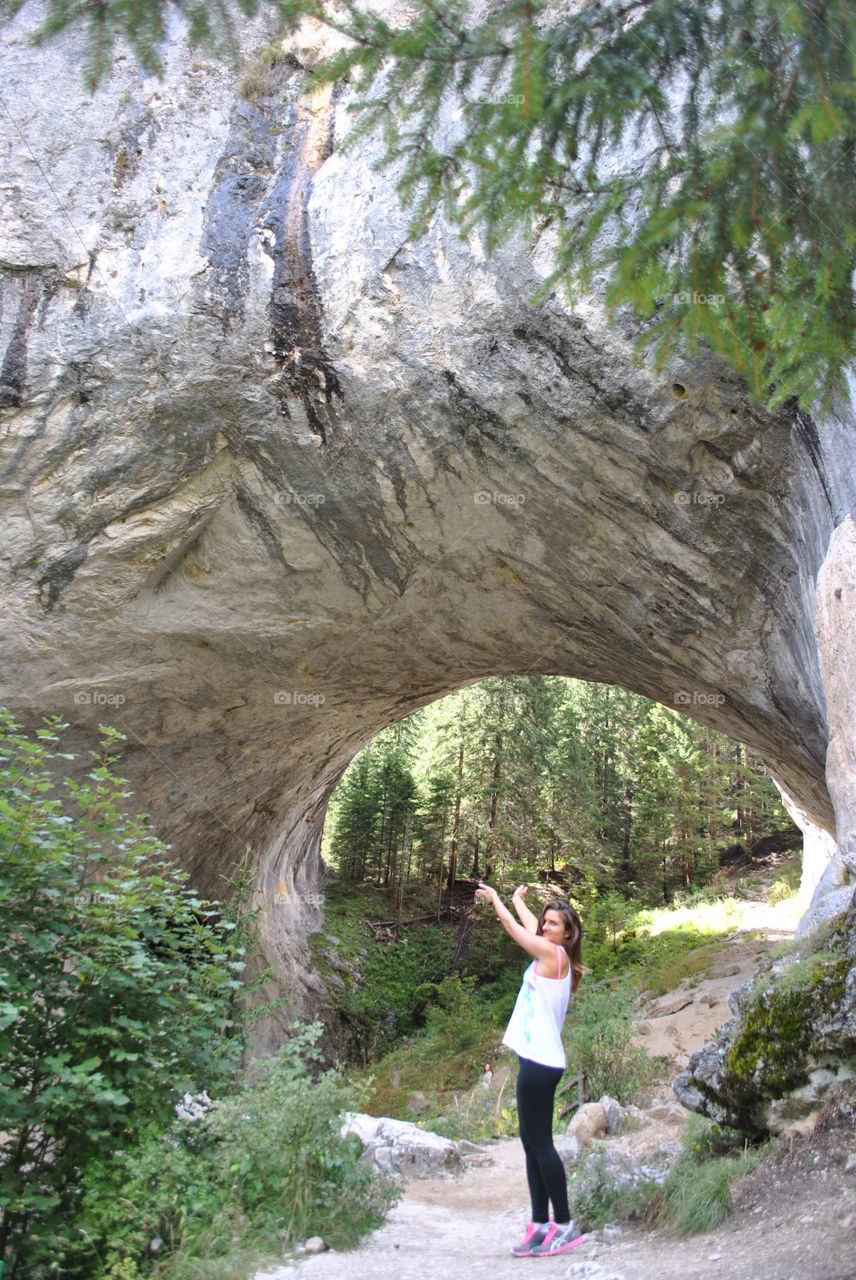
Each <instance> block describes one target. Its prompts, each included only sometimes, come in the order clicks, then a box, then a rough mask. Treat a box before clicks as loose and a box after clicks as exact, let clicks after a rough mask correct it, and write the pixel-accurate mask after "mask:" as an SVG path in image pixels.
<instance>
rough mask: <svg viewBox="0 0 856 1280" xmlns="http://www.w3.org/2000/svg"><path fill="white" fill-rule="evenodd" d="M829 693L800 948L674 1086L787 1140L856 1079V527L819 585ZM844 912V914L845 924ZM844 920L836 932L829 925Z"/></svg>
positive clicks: (705, 1105)
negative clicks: (826, 826)
mask: <svg viewBox="0 0 856 1280" xmlns="http://www.w3.org/2000/svg"><path fill="white" fill-rule="evenodd" d="M817 639H818V650H819V653H820V665H821V671H822V674H823V684H824V691H825V694H826V707H827V717H828V723H829V749H828V753H827V767H826V777H827V782H828V785H829V791H830V795H831V797H832V802H833V805H834V808H835V829H836V834H837V841H838V844H837V849H836V851H835V854H834V857H833V860H832V862H831V863H830V864H829V867H828V868H827V871H826V872H825V874H824V876H823V877H822V878H821V880H820V882H819V884H818V886H817V889H816V890H815V894H814V898H813V901H812V904H811V907H810V909H809V911H808V912H807V913H806V915H805V916H804V917H803V920H802V921H801V923H800V927H799V929H798V930H797V937H798V939H799V940H800V943H801V946H800V948H799V949H798V950H797V952H796V953H795V954H794V955H793V956H790V957H789V958H788V959H786V960H784V961H782V962H781V963H780V964H779V965H778V966H773V967H772V969H771V972H770V974H769V976H768V979H767V980H765V981H762V982H761V983H760V984H759V983H755V984H752V983H749V984H746V985H745V986H744V987H741V988H740V990H739V991H737V992H735V993H734V994H733V995H732V997H731V999H730V1001H729V1003H730V1006H731V1009H732V1012H733V1013H734V1014H735V1020H734V1021H732V1022H728V1023H726V1024H725V1026H724V1027H722V1028H721V1029H720V1032H719V1035H718V1036H717V1038H716V1041H715V1042H714V1043H713V1044H708V1045H705V1046H704V1047H703V1048H702V1049H700V1050H698V1051H697V1052H696V1053H694V1054H693V1055H692V1056H691V1058H690V1061H689V1066H688V1068H687V1070H686V1071H684V1072H682V1073H681V1074H680V1075H679V1076H678V1078H677V1080H676V1081H675V1086H674V1087H675V1092H676V1093H677V1095H678V1097H679V1098H680V1099H681V1101H682V1102H683V1103H684V1105H685V1106H688V1107H692V1108H694V1109H695V1110H698V1111H702V1112H704V1113H705V1114H707V1115H710V1116H711V1117H713V1118H714V1119H715V1120H717V1121H719V1122H720V1123H726V1124H735V1125H739V1126H741V1127H742V1128H745V1129H750V1130H751V1129H754V1130H758V1131H766V1130H772V1131H779V1130H782V1129H785V1128H788V1127H789V1126H791V1125H793V1124H795V1123H799V1122H800V1121H802V1120H804V1119H805V1118H806V1117H807V1116H809V1115H810V1114H811V1113H812V1111H814V1110H816V1109H817V1107H818V1106H819V1105H820V1104H821V1102H822V1100H823V1098H824V1097H825V1096H826V1094H827V1093H829V1092H830V1091H831V1090H834V1089H836V1088H838V1087H839V1086H840V1085H841V1084H843V1083H845V1082H846V1081H848V1080H851V1079H853V1078H854V1077H856V899H854V896H853V877H854V875H856V525H854V523H853V520H852V519H850V518H848V519H846V520H845V521H843V522H842V523H841V525H840V526H839V527H838V528H837V529H836V530H835V533H834V534H833V536H832V538H831V540H830V544H829V551H828V553H827V556H826V559H825V560H824V563H823V565H822V567H821V569H820V573H819V574H818V580H817ZM842 912H846V914H845V915H844V916H843V917H842V914H841V913H842ZM825 921H827V922H829V921H839V923H838V924H837V925H836V927H834V928H833V929H832V930H831V931H830V930H829V929H828V928H827V929H824V927H823V925H824V922H825Z"/></svg>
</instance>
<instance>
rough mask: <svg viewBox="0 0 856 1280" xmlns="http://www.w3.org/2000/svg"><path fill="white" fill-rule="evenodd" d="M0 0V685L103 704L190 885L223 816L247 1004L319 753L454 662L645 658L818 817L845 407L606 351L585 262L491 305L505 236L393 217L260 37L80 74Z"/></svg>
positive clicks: (87, 721)
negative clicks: (207, 57)
mask: <svg viewBox="0 0 856 1280" xmlns="http://www.w3.org/2000/svg"><path fill="white" fill-rule="evenodd" d="M27 22H28V19H27V18H26V16H25V15H24V14H21V15H19V16H18V17H17V18H16V19H14V20H13V21H11V22H9V23H8V24H6V26H5V27H4V28H3V32H2V38H3V41H4V52H3V60H4V71H5V73H6V76H7V83H8V86H9V89H10V90H11V93H10V95H9V99H8V100H9V102H10V103H13V104H15V107H14V111H15V119H14V120H12V119H11V118H10V117H9V116H6V117H4V118H3V121H2V129H3V139H4V140H3V157H4V163H3V166H2V174H0V190H2V195H3V204H4V211H8V212H4V220H3V224H2V228H0V306H2V311H1V312H0V352H2V356H0V366H1V368H0V372H2V385H0V405H2V406H3V408H2V430H3V435H2V439H0V510H2V514H3V521H4V534H5V537H4V542H5V552H4V560H3V567H2V588H0V589H2V598H3V604H4V608H3V618H4V623H3V666H2V670H3V687H2V689H0V700H2V701H3V702H4V703H6V704H8V705H10V706H11V707H12V708H13V709H14V710H15V711H16V713H18V715H19V717H21V718H23V719H25V720H27V721H34V720H36V719H37V718H39V717H40V716H41V715H43V714H47V713H49V712H55V711H57V710H59V711H61V712H62V713H63V715H64V716H65V718H66V719H67V720H69V721H70V722H71V724H72V731H71V733H70V743H71V749H74V747H75V745H76V746H77V748H78V750H80V751H81V752H83V751H84V749H85V748H84V744H88V743H89V742H91V740H92V738H93V737H94V734H95V728H96V726H97V724H98V722H99V721H100V720H105V719H106V720H109V721H110V722H112V723H115V724H116V725H118V726H119V727H120V728H122V729H123V730H124V731H125V732H126V733H127V735H128V738H127V743H126V750H125V754H124V756H123V759H122V762H121V770H122V772H123V773H124V774H125V775H126V776H127V777H128V778H129V779H130V781H131V784H132V787H133V789H134V792H135V803H136V804H137V807H141V808H145V809H146V810H148V811H149V812H150V813H151V815H152V818H153V821H154V823H155V825H156V826H157V828H158V830H159V832H160V833H161V834H162V835H163V837H164V838H165V839H167V840H169V841H170V842H171V843H172V845H173V850H174V852H175V854H176V855H177V856H178V857H179V858H180V859H181V861H182V862H183V863H184V864H185V865H186V866H187V867H188V868H189V869H190V870H191V872H192V873H193V876H194V878H195V880H196V882H197V883H198V884H199V886H200V887H201V888H202V889H203V890H206V891H209V892H211V891H214V892H216V891H217V890H218V888H219V887H220V881H219V876H220V874H221V872H223V871H225V870H228V869H230V868H231V867H232V866H233V865H234V863H235V861H236V860H238V859H239V858H240V857H241V856H242V854H243V851H244V848H245V846H246V845H247V844H249V846H250V848H251V851H252V856H253V858H254V860H255V862H256V865H257V867H258V887H259V892H260V893H261V895H262V898H263V901H264V903H265V919H264V936H265V947H266V950H267V952H268V955H269V957H270V958H271V959H272V960H273V962H274V963H275V965H276V967H277V969H278V971H279V973H280V976H281V978H282V981H283V985H284V987H285V988H286V989H288V990H289V991H290V992H291V993H292V994H293V997H294V999H293V1002H292V1004H291V1006H290V1007H289V1010H288V1011H287V1012H286V1013H285V1014H284V1015H283V1018H282V1021H285V1020H286V1019H287V1017H289V1016H290V1015H291V1014H292V1013H293V1012H295V1011H298V1010H301V1009H302V1008H303V1007H305V1005H306V1002H307V1000H309V1001H311V999H312V998H313V995H312V993H313V991H314V990H318V989H319V987H318V984H319V981H320V980H319V979H318V978H317V977H316V976H315V975H313V974H312V973H310V972H308V971H307V969H306V967H305V965H304V963H303V959H304V951H303V947H302V940H303V938H304V937H305V934H306V931H307V930H308V929H309V928H311V927H315V926H316V925H317V923H318V918H317V911H316V909H315V908H314V907H313V906H312V905H311V901H310V902H309V903H308V904H307V900H306V896H307V895H310V896H311V895H312V893H313V891H314V888H315V884H316V877H317V873H318V869H319V855H318V847H319V840H320V833H321V826H322V821H323V814H324V808H325V805H326V801H327V798H328V797H329V794H330V792H331V790H332V788H333V786H334V785H335V782H336V780H337V779H338V777H339V776H340V775H341V772H342V771H343V769H344V768H345V766H346V764H347V762H348V760H349V759H350V758H351V757H352V756H353V754H354V753H355V752H356V751H357V750H358V749H359V748H360V747H361V746H362V745H363V744H364V743H365V742H366V741H368V740H369V739H370V738H371V737H372V736H373V735H374V734H375V733H376V732H377V731H378V730H379V729H381V728H383V727H384V726H385V725H386V724H388V723H390V722H391V721H392V720H396V719H399V718H400V717H401V716H403V715H406V714H407V713H408V712H409V711H411V710H413V709H414V708H415V707H417V706H419V705H422V704H424V703H425V702H428V701H431V700H432V699H434V698H436V697H439V696H441V695H442V694H443V693H445V692H448V691H450V690H451V689H454V688H456V687H459V686H460V685H462V684H464V683H467V682H469V681H472V680H475V679H478V678H480V677H483V676H487V675H491V674H500V673H512V672H525V671H532V672H545V673H553V674H563V675H570V676H577V677H581V678H586V679H593V680H604V681H610V682H614V681H617V682H620V683H622V684H625V685H627V686H628V687H630V688H632V689H634V690H636V691H638V692H640V693H644V694H646V695H647V696H649V697H653V698H659V699H660V700H662V701H663V702H665V703H667V704H669V705H672V706H674V705H676V701H677V702H678V704H680V702H681V699H680V697H679V695H680V694H682V693H684V694H686V695H687V696H688V698H689V700H690V701H689V705H688V706H687V709H688V710H690V711H692V712H693V713H694V714H696V715H697V716H698V718H699V719H701V720H704V721H706V722H707V723H709V724H711V725H713V726H715V727H716V728H718V729H721V730H723V731H724V732H726V733H729V734H731V735H732V736H734V737H736V738H739V739H741V740H743V741H746V742H748V743H749V744H751V745H752V746H753V747H755V748H756V749H757V750H758V751H759V752H760V753H761V754H762V755H763V756H764V758H765V760H766V761H767V763H768V765H769V767H770V769H771V770H772V771H773V773H774V775H775V776H776V778H777V779H778V781H779V783H780V784H781V785H782V786H783V788H784V789H785V790H786V792H787V793H788V795H789V796H790V797H791V798H792V801H793V803H794V805H795V806H796V808H797V810H798V811H799V812H800V814H801V815H802V821H803V823H804V824H805V825H807V826H808V827H810V829H812V830H814V829H817V830H818V831H825V832H826V833H832V832H833V831H834V818H833V809H832V805H831V803H830V798H829V794H828V792H827V788H826V784H825V779H824V763H825V756H826V750H827V724H826V717H825V700H824V686H823V682H822V680H821V672H820V666H819V660H818V645H817V641H816V637H815V582H816V578H817V574H818V571H819V570H820V568H821V565H822V563H823V561H824V557H825V556H826V554H827V549H828V546H829V543H830V538H831V536H832V534H833V531H834V530H835V529H836V527H837V526H840V525H841V524H842V522H843V521H844V520H845V518H846V517H847V515H848V513H852V511H853V510H854V506H856V466H854V461H856V443H854V442H856V435H854V432H853V422H852V414H851V411H850V408H849V406H844V405H840V406H838V408H837V410H836V413H835V414H834V415H832V416H830V417H829V418H828V419H827V420H825V421H822V422H818V421H814V420H812V419H811V418H810V417H809V416H808V415H805V414H801V413H798V412H796V411H794V410H793V409H789V410H788V411H785V412H782V413H780V414H778V415H777V416H775V417H771V416H770V415H768V414H766V413H764V412H763V411H761V410H759V409H758V408H757V407H756V406H755V405H754V404H753V403H752V402H751V401H750V399H749V398H748V396H747V395H746V393H745V390H744V388H743V386H742V385H741V383H740V381H739V379H738V378H737V377H736V376H735V375H734V374H733V373H732V372H731V371H730V370H728V369H727V368H726V367H725V366H724V365H723V364H722V363H720V362H719V361H717V360H715V359H714V358H712V357H702V358H699V359H698V360H695V361H692V362H689V361H684V362H683V363H678V364H677V365H675V366H674V367H673V368H672V369H670V370H669V371H668V372H667V373H658V372H657V371H655V370H654V369H653V368H652V367H651V366H643V367H638V366H636V365H635V364H634V362H633V359H632V342H633V338H634V336H635V332H636V330H635V327H634V325H633V323H632V322H631V321H630V320H629V319H626V320H625V321H624V322H623V323H622V324H620V325H619V326H617V327H615V328H612V329H607V327H606V325H605V323H604V321H603V314H602V308H601V305H600V300H599V297H598V295H597V294H595V295H594V296H592V297H591V298H589V299H587V300H586V301H585V304H584V305H581V306H579V307H578V308H577V309H576V310H575V311H570V310H568V309H567V308H565V307H563V305H562V304H561V302H560V300H559V299H557V298H556V297H551V298H550V299H548V301H547V302H546V303H544V304H543V305H542V306H540V307H538V308H536V309H532V308H530V307H529V306H528V305H527V302H526V298H527V296H528V294H529V293H530V291H531V290H532V289H533V288H534V286H535V285H536V284H537V283H538V281H539V280H540V279H541V267H540V264H539V258H538V255H537V254H535V255H533V254H532V253H530V252H529V251H527V250H526V248H525V247H524V246H522V245H520V244H514V245H511V246H509V247H508V248H506V249H504V250H503V251H502V252H500V253H498V254H497V255H496V256H495V257H493V258H491V259H487V258H486V257H485V255H484V253H483V252H482V249H481V246H480V244H479V241H478V238H477V237H475V236H473V237H471V238H470V240H469V241H468V242H467V243H466V244H465V243H462V242H461V241H460V240H458V239H457V238H456V237H455V235H454V234H452V233H451V232H450V231H448V229H447V228H446V227H445V226H444V224H443V222H442V220H440V219H437V220H436V221H435V223H434V224H433V226H432V228H431V230H430V232H429V233H428V235H426V236H425V237H424V238H423V239H421V240H419V241H417V242H415V243H409V242H408V240H407V236H406V218H405V216H404V215H403V214H402V212H401V211H400V209H399V207H398V203H397V200H396V197H395V194H394V189H393V186H392V182H391V179H390V178H389V177H388V176H387V177H384V176H379V175H378V174H377V173H375V172H373V171H372V169H371V160H372V158H373V156H372V154H371V148H366V149H365V150H364V151H363V152H362V153H361V154H360V155H359V156H357V157H348V158H342V157H341V156H340V155H339V154H333V155H330V154H329V153H330V143H331V138H332V136H333V133H334V132H335V130H336V129H341V128H343V127H344V120H343V116H342V112H341V110H339V112H338V115H336V112H335V110H334V108H333V107H332V105H331V104H330V102H324V101H317V100H307V99H305V98H302V97H301V86H302V79H303V77H302V72H301V70H300V68H299V67H297V66H296V65H294V64H291V63H290V64H286V65H280V66H277V67H276V68H274V69H273V70H271V71H269V72H268V73H267V75H266V78H265V81H264V84H263V85H262V92H261V94H260V96H253V97H252V98H249V97H246V96H244V97H241V95H240V92H239V80H238V76H237V74H236V73H235V72H233V71H229V70H228V69H224V68H222V67H217V66H213V65H209V64H207V63H205V62H201V61H200V60H199V59H198V58H194V57H193V56H192V55H191V54H190V53H189V52H188V51H187V50H186V48H185V47H184V46H183V45H182V44H181V42H180V41H176V42H175V44H174V45H172V46H171V48H170V50H169V52H168V57H167V75H166V78H165V80H164V81H163V82H159V81H155V80H153V79H152V78H150V77H145V76H143V75H141V73H140V72H139V71H138V70H137V69H136V68H134V67H133V66H132V65H131V64H130V62H128V61H124V60H120V61H119V63H118V65H117V68H116V71H115V72H114V75H113V78H112V81H111V83H110V86H109V88H107V89H105V90H103V91H102V92H100V93H99V94H97V95H96V96H95V97H94V98H92V99H91V100H89V99H87V98H86V97H85V96H84V94H83V92H82V90H81V88H80V79H79V76H80V73H79V69H78V68H79V58H78V56H77V54H78V51H77V50H75V49H74V48H72V47H71V42H70V41H68V40H66V41H65V42H64V43H60V44H57V45H53V46H50V47H48V48H46V49H43V50H39V51H34V50H32V49H31V48H30V47H29V46H28V44H27V42H26V37H27V33H28V27H27ZM243 38H244V40H245V44H246V47H247V48H248V49H251V48H252V47H254V46H256V47H257V46H258V45H259V44H261V43H263V40H264V38H265V36H264V33H263V31H262V29H261V28H260V27H259V26H251V25H248V26H247V27H246V29H245V31H244V33H243ZM44 84H50V86H51V93H50V95H49V98H50V104H51V105H50V107H49V108H48V106H47V102H48V95H43V94H41V92H40V88H39V86H40V85H44ZM253 92H254V94H256V95H258V94H259V87H258V85H256V86H255V88H254V90H253ZM41 103H44V104H45V105H44V106H42V105H41ZM56 103H63V104H65V105H64V106H63V107H61V108H57V107H56V106H55V105H54V104H56ZM848 590H850V588H849V587H848ZM851 616H852V611H851ZM279 694H287V695H289V698H288V699H287V700H286V699H284V698H282V697H278V695H279ZM120 698H121V699H122V701H121V702H119V701H118V700H119V699H120ZM322 699H323V701H322ZM82 759H84V760H85V757H82ZM270 1034H271V1038H272V1040H275V1039H276V1037H277V1036H278V1035H279V1034H280V1031H279V1030H278V1029H277V1028H276V1027H271V1029H270Z"/></svg>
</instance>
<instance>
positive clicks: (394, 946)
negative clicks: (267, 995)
mask: <svg viewBox="0 0 856 1280" xmlns="http://www.w3.org/2000/svg"><path fill="white" fill-rule="evenodd" d="M388 910H389V901H388V899H387V898H386V896H385V895H384V894H383V893H380V892H377V891H373V890H372V888H371V886H360V887H355V886H352V885H350V884H348V883H347V882H342V881H339V882H336V881H333V882H332V883H331V884H330V885H329V887H328V893H327V912H326V921H325V931H324V932H323V933H319V934H313V935H312V937H311V938H310V942H311V944H312V946H313V952H314V953H315V958H316V963H317V959H318V958H320V957H321V956H323V954H324V951H323V950H322V948H323V949H327V948H328V947H329V946H330V942H329V935H330V934H332V935H333V937H334V938H335V942H334V944H333V948H334V950H335V951H336V952H337V953H338V952H342V951H344V953H345V954H346V955H348V956H350V957H353V963H352V964H350V965H349V966H348V967H346V968H345V969H344V970H340V971H339V973H340V976H341V977H342V979H343V982H344V986H343V987H342V988H341V989H339V988H338V987H334V988H333V989H332V991H331V999H332V1004H333V1007H334V1008H335V1010H336V1012H337V1014H338V1016H339V1017H340V1018H341V1019H342V1020H343V1022H344V1024H345V1025H346V1027H347V1028H348V1033H349V1038H350V1041H351V1054H352V1056H353V1057H355V1058H356V1057H359V1056H360V1055H362V1056H363V1057H364V1058H367V1057H368V1056H370V1055H373V1054H376V1053H378V1052H381V1051H382V1050H383V1049H385V1048H387V1047H388V1046H389V1045H390V1044H391V1043H392V1042H394V1041H395V1040H397V1039H400V1038H401V1037H402V1036H404V1035H409V1034H410V1033H411V1032H413V1031H415V1030H416V1028H417V1027H418V1026H419V1025H421V1023H422V1021H423V1018H424V1012H425V1005H426V1003H427V1001H426V999H425V995H426V993H425V992H424V991H420V988H422V987H424V985H425V984H426V983H432V982H434V983H437V982H440V981H441V980H442V979H443V978H444V977H445V976H446V975H447V974H448V973H449V970H450V968H451V964H452V958H453V950H454V946H455V935H454V933H453V932H452V931H450V930H438V929H437V928H436V927H432V926H430V925H422V926H419V925H417V926H409V927H406V928H405V929H403V930H402V931H401V933H400V935H399V937H398V938H394V937H390V938H388V939H387V940H386V941H378V940H376V939H375V938H374V936H373V934H372V933H371V931H370V930H369V929H368V928H367V927H366V923H365V922H366V919H367V918H368V919H369V920H372V919H374V918H376V917H377V915H378V914H379V915H380V916H381V918H383V916H384V914H385V913H386V912H388ZM417 992H419V994H418V995H417Z"/></svg>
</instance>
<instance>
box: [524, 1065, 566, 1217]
mask: <svg viewBox="0 0 856 1280" xmlns="http://www.w3.org/2000/svg"><path fill="white" fill-rule="evenodd" d="M562 1070H563V1069H562V1067H545V1066H544V1065H543V1063H540V1062H532V1061H531V1059H529V1058H521V1059H520V1071H519V1073H518V1076H517V1110H518V1119H519V1122H520V1123H521V1129H522V1130H523V1131H525V1134H526V1141H525V1148H526V1155H527V1162H528V1160H529V1159H530V1158H531V1159H532V1160H533V1162H534V1163H535V1164H536V1165H537V1168H538V1172H539V1174H540V1175H541V1182H542V1183H543V1185H544V1187H545V1188H546V1190H547V1194H548V1196H549V1198H550V1200H551V1202H552V1205H553V1213H554V1215H555V1221H556V1222H559V1223H565V1222H569V1221H570V1217H571V1211H570V1208H569V1207H568V1180H567V1177H566V1175H565V1166H564V1165H563V1164H562V1157H561V1156H560V1155H559V1153H558V1151H557V1150H556V1148H555V1147H554V1146H553V1100H554V1098H555V1096H556V1086H557V1085H558V1083H559V1080H560V1079H561V1077H562ZM530 1181H531V1180H530Z"/></svg>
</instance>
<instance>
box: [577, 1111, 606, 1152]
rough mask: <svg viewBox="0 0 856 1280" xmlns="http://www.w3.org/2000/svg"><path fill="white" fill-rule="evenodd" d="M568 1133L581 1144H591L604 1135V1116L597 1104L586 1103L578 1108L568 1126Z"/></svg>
mask: <svg viewBox="0 0 856 1280" xmlns="http://www.w3.org/2000/svg"><path fill="white" fill-rule="evenodd" d="M568 1133H569V1134H573V1136H574V1137H575V1138H577V1139H578V1140H579V1141H580V1142H581V1143H588V1142H593V1141H594V1139H595V1138H600V1137H603V1135H604V1134H605V1133H606V1115H605V1114H604V1109H603V1107H602V1106H601V1105H600V1103H599V1102H587V1103H586V1104H585V1105H584V1106H582V1107H580V1108H579V1110H578V1111H577V1112H576V1114H575V1115H574V1118H573V1119H572V1120H571V1123H570V1124H569V1125H568Z"/></svg>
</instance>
